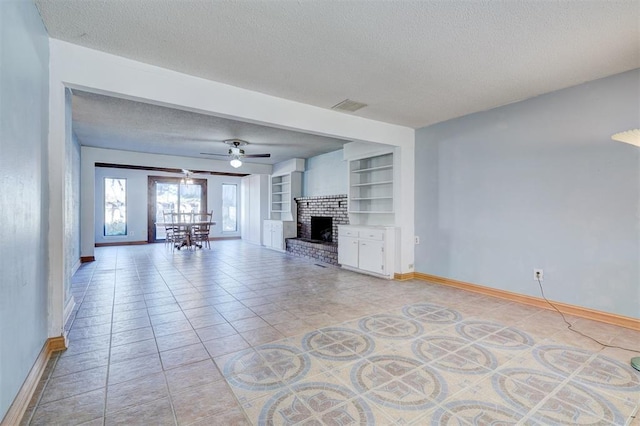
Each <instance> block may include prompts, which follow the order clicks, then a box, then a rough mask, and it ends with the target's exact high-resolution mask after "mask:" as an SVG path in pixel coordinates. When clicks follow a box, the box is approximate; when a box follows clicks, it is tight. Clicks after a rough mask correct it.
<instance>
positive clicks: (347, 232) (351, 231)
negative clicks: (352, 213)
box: [340, 228, 358, 238]
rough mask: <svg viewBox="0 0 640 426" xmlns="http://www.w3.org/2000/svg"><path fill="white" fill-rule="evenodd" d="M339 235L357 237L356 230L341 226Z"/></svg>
mask: <svg viewBox="0 0 640 426" xmlns="http://www.w3.org/2000/svg"><path fill="white" fill-rule="evenodd" d="M340 235H341V236H345V237H354V238H358V230H357V229H352V228H343V229H341V230H340Z"/></svg>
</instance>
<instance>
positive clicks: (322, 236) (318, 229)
mask: <svg viewBox="0 0 640 426" xmlns="http://www.w3.org/2000/svg"><path fill="white" fill-rule="evenodd" d="M311 239H312V240H318V241H327V242H333V218H331V217H322V216H311Z"/></svg>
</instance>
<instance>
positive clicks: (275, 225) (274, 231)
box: [271, 222, 284, 250]
mask: <svg viewBox="0 0 640 426" xmlns="http://www.w3.org/2000/svg"><path fill="white" fill-rule="evenodd" d="M283 231H284V227H283V226H282V222H272V224H271V247H273V248H275V249H278V250H284V234H283Z"/></svg>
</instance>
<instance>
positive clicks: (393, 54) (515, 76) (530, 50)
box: [36, 0, 640, 128]
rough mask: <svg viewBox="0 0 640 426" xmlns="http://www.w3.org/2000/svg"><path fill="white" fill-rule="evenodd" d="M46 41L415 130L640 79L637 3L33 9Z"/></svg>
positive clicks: (51, 3) (159, 2) (76, 5)
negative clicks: (575, 89)
mask: <svg viewBox="0 0 640 426" xmlns="http://www.w3.org/2000/svg"><path fill="white" fill-rule="evenodd" d="M36 4H37V6H38V8H39V10H40V13H41V15H42V17H43V20H44V23H45V25H46V27H47V30H48V32H49V35H50V36H51V37H53V38H57V39H61V40H64V41H68V42H71V43H75V44H79V45H82V46H86V47H89V48H93V49H97V50H102V51H105V52H109V53H113V54H116V55H120V56H124V57H127V58H131V59H135V60H138V61H142V62H146V63H149V64H153V65H158V66H161V67H164V68H168V69H172V70H177V71H181V72H184V73H187V74H192V75H196V76H200V77H204V78H207V79H210V80H215V81H219V82H223V83H227V84H231V85H234V86H238V87H242V88H246V89H250V90H254V91H258V92H262V93H267V94H270V95H275V96H279V97H282V98H286V99H291V100H296V101H299V102H304V103H307V104H311V105H316V106H320V107H325V108H329V107H331V106H332V105H334V104H336V103H338V102H340V101H341V100H343V99H345V98H350V99H354V100H357V101H361V102H364V103H366V104H369V106H368V107H367V108H364V109H362V110H360V111H358V112H356V113H354V114H355V115H358V116H362V117H367V118H372V119H376V120H380V121H385V122H389V123H396V124H401V125H406V126H410V127H415V128H419V127H422V126H425V125H428V124H432V123H436V122H439V121H443V120H447V119H450V118H454V117H459V116H462V115H466V114H469V113H472V112H477V111H481V110H486V109H490V108H493V107H496V106H499V105H503V104H507V103H511V102H515V101H518V100H522V99H525V98H530V97H533V96H537V95H539V94H542V93H546V92H550V91H553V90H557V89H561V88H564V87H569V86H573V85H576V84H579V83H582V82H584V81H588V80H593V79H596V78H600V77H605V76H608V75H612V74H616V73H620V72H623V71H627V70H630V69H634V68H638V67H640V28H639V27H640V25H639V22H640V1H638V0H630V1H625V0H615V1H613V0H609V1H607V0H595V1H574V0H571V1H563V0H556V1H545V0H527V1H518V0H512V1H507V0H502V1H488V0H473V1H375V2H372V1H241V2H229V1H210V0H184V1H175V0H109V1H79V0H36Z"/></svg>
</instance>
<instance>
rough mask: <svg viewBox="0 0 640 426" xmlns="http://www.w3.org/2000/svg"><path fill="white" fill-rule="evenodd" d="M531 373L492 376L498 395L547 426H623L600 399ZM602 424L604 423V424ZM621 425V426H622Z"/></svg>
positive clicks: (507, 372)
mask: <svg viewBox="0 0 640 426" xmlns="http://www.w3.org/2000/svg"><path fill="white" fill-rule="evenodd" d="M563 380H564V379H563V378H562V377H559V376H556V375H553V374H549V373H545V372H541V371H536V370H530V369H520V368H512V369H507V370H502V371H500V374H496V375H494V376H493V387H494V389H495V390H496V392H498V394H499V395H500V396H501V397H502V398H503V399H504V400H505V401H506V402H508V403H509V404H511V405H512V406H513V407H515V408H517V409H521V410H523V411H529V410H531V409H532V408H533V407H536V406H538V405H539V408H538V409H537V410H536V412H535V413H534V415H535V418H536V419H537V420H541V421H543V422H544V423H549V424H575V425H595V424H609V423H612V424H622V423H624V420H623V417H622V415H621V414H620V412H619V411H618V410H617V409H616V407H615V406H614V405H613V404H611V403H610V402H609V401H607V400H606V399H604V398H603V397H602V396H600V395H598V394H597V393H595V392H593V391H591V390H590V389H589V388H587V387H585V386H581V385H579V384H577V383H575V382H568V383H564V382H563ZM603 421H604V423H603ZM621 422H622V423H621Z"/></svg>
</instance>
